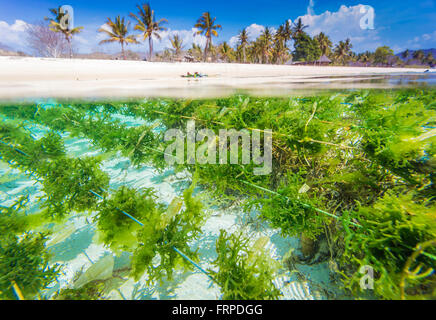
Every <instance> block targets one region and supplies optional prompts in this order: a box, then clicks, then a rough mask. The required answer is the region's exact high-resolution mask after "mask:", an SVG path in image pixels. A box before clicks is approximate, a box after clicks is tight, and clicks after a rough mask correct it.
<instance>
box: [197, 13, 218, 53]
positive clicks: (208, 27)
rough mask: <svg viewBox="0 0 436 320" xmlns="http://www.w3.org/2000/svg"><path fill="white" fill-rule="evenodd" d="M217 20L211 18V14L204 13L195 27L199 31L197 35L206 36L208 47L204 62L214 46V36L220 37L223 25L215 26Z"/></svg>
mask: <svg viewBox="0 0 436 320" xmlns="http://www.w3.org/2000/svg"><path fill="white" fill-rule="evenodd" d="M215 20H216V18H215V17H214V18H212V17H211V16H210V12H204V13H203V14H202V16H201V17H200V18H199V19H198V20H197V23H196V24H195V25H194V27H195V28H197V29H199V30H198V31H197V34H204V35H205V36H206V45H205V47H204V61H206V58H207V52H208V50H209V49H210V46H211V45H212V35H213V36H215V37H218V32H217V30H218V29H222V27H221V25H219V24H215Z"/></svg>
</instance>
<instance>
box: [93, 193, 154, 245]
mask: <svg viewBox="0 0 436 320" xmlns="http://www.w3.org/2000/svg"><path fill="white" fill-rule="evenodd" d="M122 211H124V212H126V213H128V214H130V215H132V216H133V217H134V218H135V219H137V220H139V221H141V222H143V223H145V224H149V223H150V222H149V220H150V219H152V218H154V217H156V216H159V214H160V212H161V211H162V208H161V206H159V205H158V204H157V203H156V197H155V195H154V191H153V189H143V190H139V191H137V190H135V189H132V188H128V187H121V188H119V189H118V190H117V191H116V192H115V193H113V194H112V195H111V196H110V198H109V199H106V200H105V201H103V202H101V203H100V204H99V205H98V215H97V216H96V218H95V220H96V222H97V228H98V231H99V233H100V238H101V240H102V241H103V243H104V244H105V245H107V246H109V247H110V248H111V249H112V250H113V251H120V250H127V251H129V250H131V249H132V248H133V247H135V244H136V241H137V240H136V232H137V231H138V230H139V229H140V225H139V224H138V223H136V222H134V221H133V220H132V219H131V218H129V217H128V216H126V215H125V214H124V213H123V212H122Z"/></svg>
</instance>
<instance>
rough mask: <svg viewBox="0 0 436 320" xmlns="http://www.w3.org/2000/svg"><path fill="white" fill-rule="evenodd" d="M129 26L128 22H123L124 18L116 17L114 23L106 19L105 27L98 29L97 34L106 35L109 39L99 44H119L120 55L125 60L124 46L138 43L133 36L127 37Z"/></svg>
mask: <svg viewBox="0 0 436 320" xmlns="http://www.w3.org/2000/svg"><path fill="white" fill-rule="evenodd" d="M129 25H130V22H127V23H126V22H125V19H124V18H121V17H120V16H117V17H116V18H115V22H113V21H112V20H111V18H107V22H106V26H107V27H102V28H100V29H98V32H102V33H106V34H107V35H108V36H109V38H108V39H105V40H102V41H100V43H99V44H103V43H111V42H119V43H120V44H121V54H122V55H123V59H124V60H126V55H125V52H124V45H128V44H129V43H138V41H137V40H136V38H135V36H134V35H129V34H128V33H129Z"/></svg>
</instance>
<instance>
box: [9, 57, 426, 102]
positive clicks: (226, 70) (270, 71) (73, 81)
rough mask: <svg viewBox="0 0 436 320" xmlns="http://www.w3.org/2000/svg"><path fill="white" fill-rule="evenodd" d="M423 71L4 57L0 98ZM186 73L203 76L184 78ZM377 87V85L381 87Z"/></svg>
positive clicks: (274, 86)
mask: <svg viewBox="0 0 436 320" xmlns="http://www.w3.org/2000/svg"><path fill="white" fill-rule="evenodd" d="M424 71H425V69H408V68H374V67H367V68H362V67H330V66H329V67H321V66H291V65H265V64H264V65H261V64H236V63H164V62H145V61H120V60H84V59H71V60H70V59H51V58H27V57H0V100H15V99H23V98H25V99H34V98H66V97H68V98H91V99H94V98H127V97H148V96H165V97H196V98H201V97H216V96H225V95H229V94H232V93H235V92H238V90H243V91H246V92H247V93H251V94H257V95H281V94H289V92H290V90H298V89H301V88H306V89H307V88H336V89H340V88H366V87H368V88H370V87H373V85H372V84H371V83H365V84H362V83H359V84H357V82H356V80H360V81H361V80H362V79H365V77H367V79H377V78H382V77H384V76H387V75H407V74H422V73H423V72H424ZM187 72H190V73H194V72H198V73H200V74H205V75H207V77H203V78H199V79H189V78H182V77H181V76H182V75H186V74H187ZM377 87H379V86H377Z"/></svg>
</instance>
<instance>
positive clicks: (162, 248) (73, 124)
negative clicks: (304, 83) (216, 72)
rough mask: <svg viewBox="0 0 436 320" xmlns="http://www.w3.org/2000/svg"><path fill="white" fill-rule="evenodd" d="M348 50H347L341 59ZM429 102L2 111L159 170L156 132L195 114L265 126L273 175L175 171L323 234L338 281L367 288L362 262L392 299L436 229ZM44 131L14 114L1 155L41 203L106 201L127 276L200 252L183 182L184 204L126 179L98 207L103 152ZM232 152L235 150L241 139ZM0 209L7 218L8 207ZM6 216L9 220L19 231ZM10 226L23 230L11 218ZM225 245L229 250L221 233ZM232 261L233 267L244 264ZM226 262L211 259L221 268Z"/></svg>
mask: <svg viewBox="0 0 436 320" xmlns="http://www.w3.org/2000/svg"><path fill="white" fill-rule="evenodd" d="M305 37H306V36H305V35H304V34H303V35H302V36H301V37H300V38H301V39H300V45H298V43H297V49H298V50H300V51H301V52H302V54H303V53H304V52H305V50H306V49H307V48H308V47H310V44H311V39H310V38H307V37H306V38H305ZM309 40H310V41H309ZM297 42H298V40H297ZM344 45H346V43H344ZM313 52H315V51H313ZM306 58H307V57H306ZM346 58H347V55H346V52H345V53H344V55H343V56H342V59H343V61H344V62H345V61H346ZM314 59H316V58H315V57H311V58H310V57H309V58H307V60H314ZM435 100H436V91H435V90H433V89H420V90H416V89H414V90H409V89H408V90H398V91H391V90H371V91H353V92H351V93H350V92H345V93H340V92H327V93H320V94H316V95H314V96H307V97H288V98H259V97H248V96H245V95H235V96H231V97H228V98H220V99H196V100H190V99H147V100H145V101H141V102H135V101H128V102H120V103H106V102H101V103H82V102H74V103H65V104H62V105H61V104H57V105H38V106H19V107H18V106H15V107H14V106H6V107H0V113H3V114H6V116H7V117H8V118H14V119H15V121H20V119H19V117H22V118H26V120H30V121H32V122H35V123H38V124H40V125H44V126H47V127H49V128H50V129H51V130H55V131H63V132H70V133H71V135H72V136H77V137H86V138H88V139H90V140H91V141H92V143H93V144H94V145H95V146H96V147H98V148H100V149H101V150H102V151H103V152H109V153H115V152H120V153H121V155H123V156H126V157H129V158H130V160H131V161H132V163H133V164H134V165H136V166H141V165H144V164H153V165H154V166H156V167H158V168H164V167H166V163H165V161H164V158H163V155H162V151H163V150H164V149H165V146H166V145H167V143H165V142H164V141H162V137H163V135H162V131H164V130H165V129H166V128H179V129H182V130H185V129H186V123H187V121H188V120H195V123H196V128H197V129H202V128H208V129H211V130H213V131H214V132H215V133H216V134H217V133H218V132H219V130H220V129H232V128H233V129H236V130H240V129H247V130H249V131H252V130H256V129H258V130H261V131H262V130H265V129H271V130H272V131H273V150H272V158H273V168H272V173H271V175H269V176H254V175H253V168H254V165H253V164H249V165H244V166H241V165H208V164H205V165H200V164H196V165H185V164H184V165H178V166H176V168H175V169H176V171H177V170H183V169H187V170H188V171H190V172H191V173H194V172H196V173H197V174H198V180H199V182H200V183H201V184H202V186H204V187H209V188H211V189H212V191H213V192H214V194H215V195H216V196H217V198H219V199H238V200H243V201H244V200H245V201H246V202H245V208H246V210H252V208H253V207H255V208H257V209H258V210H259V211H260V213H261V217H262V218H263V219H265V220H267V221H268V222H269V223H270V224H271V226H272V227H276V228H280V229H281V232H282V234H283V235H284V236H296V235H300V234H302V233H303V234H304V235H305V236H306V237H310V238H312V239H315V238H317V237H318V236H324V235H322V233H324V232H325V230H326V229H328V230H330V231H329V232H331V233H332V234H331V235H330V236H329V239H330V240H331V242H334V243H330V244H329V245H330V249H331V250H333V249H334V250H335V252H332V256H333V257H334V258H336V259H337V260H338V261H337V262H339V263H340V264H339V272H340V273H341V274H342V275H343V280H344V286H345V287H346V288H349V289H350V290H352V291H353V292H354V293H355V294H357V295H359V296H365V295H364V293H362V292H361V291H359V279H360V278H359V276H360V274H359V273H358V269H359V267H360V266H362V265H366V264H367V265H371V266H373V267H374V269H375V270H376V284H375V288H377V289H376V291H375V294H376V295H377V296H378V297H380V298H385V299H392V298H397V297H399V294H400V293H399V292H400V289H399V288H400V282H401V279H404V270H403V268H404V265H405V263H406V260H407V259H408V257H410V256H411V255H412V252H413V250H414V248H415V247H416V246H418V245H419V243H428V241H430V240H432V239H434V238H435V232H434V228H435V219H434V218H435V217H434V215H432V212H434V211H435V207H434V201H435V195H436V191H435V184H434V177H435V174H434V172H435V170H434V169H435V166H436V157H435V152H436V140H435V134H434V132H435V131H434V130H435V129H434V127H435V125H436V120H435V119H436V117H435V115H436V114H435V112H436V104H435ZM119 115H128V116H132V117H134V118H142V119H144V120H146V122H147V124H145V125H141V126H137V127H129V126H128V125H126V124H123V123H122V122H121V121H119V120H116V119H117V118H119ZM23 123H24V122H23ZM45 138H46V139H45ZM45 138H42V139H40V140H34V139H32V137H31V136H30V135H28V134H27V133H26V132H25V131H24V129H23V126H22V125H21V126H20V125H19V126H17V125H16V122H13V121H9V120H8V121H5V122H4V123H2V126H1V127H0V139H2V141H3V142H4V143H6V144H7V145H5V144H0V153H1V157H2V159H3V160H6V161H9V162H10V165H11V166H12V167H15V168H19V169H20V170H22V171H26V170H30V171H31V172H35V173H36V174H37V175H38V177H40V178H42V179H43V180H47V182H43V187H44V190H43V191H45V192H46V193H47V198H48V200H47V201H46V203H47V205H46V206H47V208H49V211H50V212H52V213H54V214H56V213H57V212H60V213H64V212H66V211H68V210H86V209H91V210H95V209H98V210H100V209H101V210H102V211H101V217H100V218H101V219H102V220H101V225H102V226H103V227H102V228H101V230H102V231H101V233H102V234H103V235H104V236H106V240H104V242H105V243H106V244H107V245H108V246H111V248H112V249H113V250H116V251H117V250H122V249H125V250H129V251H134V255H133V269H132V276H134V278H136V279H138V278H140V277H141V276H142V275H143V274H144V272H145V271H147V273H148V275H149V280H150V281H152V280H153V279H157V280H162V279H163V277H165V276H168V277H171V275H172V270H173V268H175V267H178V266H179V265H182V266H185V267H188V265H187V263H186V261H184V260H183V259H182V258H181V257H180V256H179V255H178V254H177V253H176V252H175V251H174V249H173V248H174V247H175V248H177V249H179V250H180V251H182V252H184V253H185V254H187V255H188V256H190V257H191V258H193V259H196V258H197V255H196V253H195V252H192V250H191V249H190V248H189V246H188V243H189V241H191V240H193V239H194V238H195V237H196V235H198V233H199V232H200V229H199V228H200V227H199V226H200V225H201V223H202V221H203V218H204V215H203V214H202V213H201V204H200V202H198V199H196V198H194V197H192V192H193V189H192V188H191V189H188V191H186V192H185V194H184V203H185V206H184V208H183V209H182V204H181V200H179V199H176V200H174V202H173V203H172V204H171V205H170V206H169V207H168V208H167V209H166V210H164V209H163V208H162V207H161V206H160V205H158V204H156V203H152V202H153V201H151V200H150V203H146V202H147V201H148V200H147V199H149V197H148V196H147V195H146V196H144V199H143V198H141V196H140V194H141V192H135V191H134V190H131V189H119V190H118V191H117V192H116V193H115V194H114V195H113V196H112V197H110V198H107V199H106V200H105V201H104V202H103V203H101V204H100V205H99V206H97V202H98V201H99V200H98V199H97V198H95V197H93V196H92V195H91V194H89V190H90V189H91V190H94V191H95V192H98V193H100V194H102V195H103V196H104V197H105V198H106V195H105V193H104V192H103V191H102V189H106V187H107V178H105V177H104V174H103V173H101V171H100V170H99V169H98V165H97V162H98V161H97V160H96V159H94V160H92V161H91V162H89V163H87V164H86V163H85V164H83V163H82V164H80V163H81V162H80V161H81V160H80V161H79V160H78V161H77V163H76V162H74V161H73V160H68V159H65V157H64V156H62V153H63V148H62V144H61V143H60V142H61V140H60V138H59V136H58V135H57V134H55V133H53V132H52V131H50V132H49V134H48V135H47V136H46V137H45ZM238 149H239V150H238V151H239V153H241V151H242V149H241V146H239V147H238ZM20 151H23V152H24V153H26V154H27V153H29V154H30V155H31V156H30V157H28V156H25V155H24V154H23V153H22V152H20ZM85 162H87V161H85ZM69 168H71V170H70V169H69ZM75 171H80V172H81V173H80V174H79V173H75ZM73 181H79V183H76V184H75V183H73ZM64 186H65V188H64ZM256 186H257V187H256ZM262 188H263V189H262ZM265 189H269V190H271V192H265ZM262 190H263V191H262ZM394 195H396V196H394ZM76 198H77V199H76ZM111 201H112V202H111ZM116 207H119V208H121V209H122V210H124V211H125V212H127V213H129V214H132V215H133V216H135V217H136V218H138V219H139V220H140V221H141V222H143V223H144V224H145V225H144V227H143V228H140V227H139V225H136V224H135V222H134V221H129V220H130V219H129V218H127V217H126V216H125V215H123V214H122V213H121V212H120V211H119V210H118V209H114V208H116ZM147 207H148V208H150V209H149V210H148V211H147V210H146V209H145V208H147ZM146 211H147V212H146ZM179 211H181V212H179ZM10 214H11V215H13V213H10ZM11 217H12V216H11ZM187 217H190V219H191V220H188V219H187ZM333 218H335V220H332V219H333ZM4 219H6V220H7V219H9V218H8V217H7V215H5V217H4ZM11 219H13V218H10V219H9V220H7V221H9V222H6V223H7V224H8V225H10V226H11V229H14V228H15V227H14V226H13V223H12V220H11ZM105 219H106V220H105ZM118 219H119V220H120V221H118ZM333 221H336V223H333ZM99 223H100V220H99ZM359 225H361V226H362V227H358V226H359ZM117 228H119V229H117ZM17 230H22V227H21V226H20V225H18V226H17ZM17 232H18V231H17ZM20 232H21V231H20ZM136 237H137V242H138V244H137V246H136V247H135V239H136ZM226 237H227V238H228V237H230V236H227V235H226V236H223V239H224V238H226ZM235 241H236V240H235ZM241 241H242V240H241ZM242 242H243V241H242ZM173 246H174V247H173ZM220 246H221V249H222V250H224V249H223V248H224V240H222V243H220ZM242 251H243V250H242ZM223 252H226V251H225V250H224V251H223ZM428 254H433V255H435V249H434V248H432V247H428V248H426V249H425V252H424V253H423V254H420V255H419V256H418V257H417V258H416V261H415V260H414V261H415V262H414V265H413V266H412V267H413V268H415V267H416V268H417V269H419V268H418V267H419V266H420V265H421V266H422V267H426V268H430V269H432V268H433V269H434V260H432V259H431V258H429V256H428ZM229 255H230V254H229ZM230 256H231V257H234V255H230ZM242 256H243V255H242ZM234 259H235V260H234V261H233V263H236V264H238V263H239V262H240V261H239V260H238V259H239V258H234ZM241 261H242V258H241ZM224 262H226V261H224V260H223V261H222V262H220V263H222V264H223V266H224ZM217 263H218V262H217ZM241 263H242V262H241ZM245 263H247V262H245ZM223 268H224V267H223ZM229 268H230V267H229ZM223 270H224V269H223ZM236 270H238V272H241V274H243V272H244V271H240V270H239V269H237V268H235V272H236ZM230 271H231V270H230V269H227V271H226V272H230ZM412 271H414V270H412ZM418 271H419V270H418ZM219 272H220V271H218V273H219ZM223 272H224V271H223ZM413 274H415V273H411V275H412V276H411V278H409V277H407V282H408V284H409V287H407V288H406V295H407V296H408V297H418V298H419V297H429V296H430V295H431V294H430V292H431V287H432V286H434V283H435V280H434V277H433V276H425V277H424V276H422V277H419V278H417V279H415V278H416V277H415V276H414V275H413ZM222 279H224V276H223V278H222ZM223 281H224V280H223ZM235 281H236V280H235ZM236 283H238V282H236ZM222 284H223V286H224V287H225V286H226V284H225V283H224V282H222ZM227 285H228V286H230V284H227ZM412 286H413V290H412ZM259 287H260V286H259ZM228 288H229V289H228V292H229V295H228V296H229V297H233V296H237V295H238V294H241V295H242V293H239V292H238V293H235V292H236V291H233V289H234V288H235V287H228ZM241 288H243V286H242V285H241ZM226 290H227V289H226ZM244 290H245V289H244ZM247 290H248V291H250V290H251V289H247ZM247 290H246V291H247ZM254 291H255V292H257V291H256V290H254ZM223 292H224V291H223ZM250 292H251V291H250ZM232 295H233V296H232ZM250 296H251V294H250Z"/></svg>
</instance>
